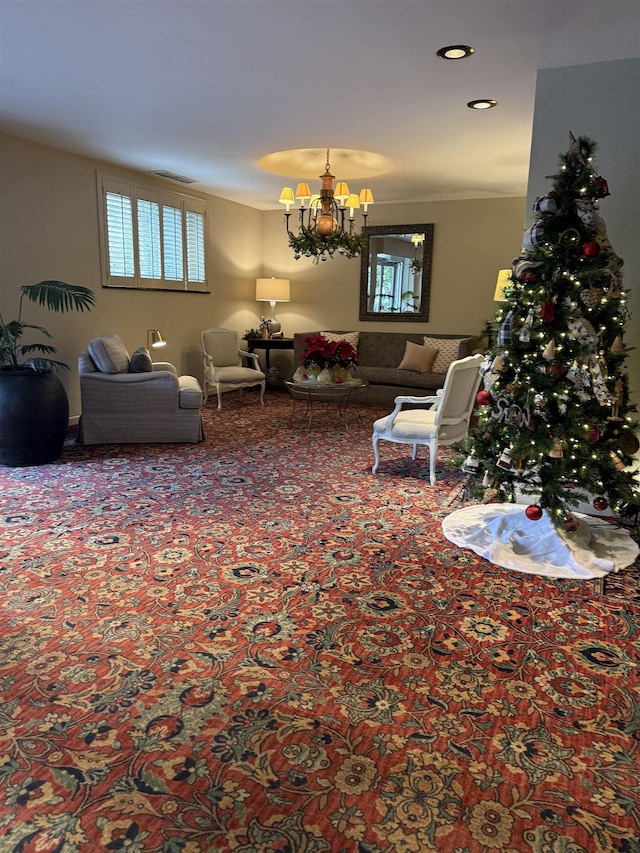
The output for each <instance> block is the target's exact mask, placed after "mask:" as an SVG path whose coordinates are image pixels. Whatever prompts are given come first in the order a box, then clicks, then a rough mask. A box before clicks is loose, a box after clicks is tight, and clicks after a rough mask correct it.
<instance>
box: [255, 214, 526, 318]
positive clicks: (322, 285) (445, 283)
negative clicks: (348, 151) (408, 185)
mask: <svg viewBox="0 0 640 853" xmlns="http://www.w3.org/2000/svg"><path fill="white" fill-rule="evenodd" d="M292 219H293V217H292ZM523 221H524V199H523V198H503V199H483V200H470V201H440V202H430V203H424V204H417V203H412V204H390V205H374V206H373V207H372V208H371V215H370V219H369V224H370V225H402V224H418V223H430V222H431V223H433V225H434V236H433V269H432V274H431V302H430V312H429V322H428V323H405V322H401V323H399V322H386V321H384V322H378V321H366V322H360V320H359V319H358V315H359V305H360V260H358V259H354V260H347V259H345V258H342V257H339V256H337V255H336V256H334V257H333V258H332V259H331V260H328V261H325V262H320V263H319V264H314V263H313V261H312V260H311V259H308V258H300V260H298V261H295V260H294V259H293V254H292V252H291V250H290V249H289V248H288V246H287V240H286V232H285V229H284V226H283V215H282V213H281V212H279V211H268V212H266V213H265V214H264V235H265V240H264V268H265V274H267V275H276V276H279V277H285V278H289V279H290V280H291V302H290V303H289V304H287V305H282V306H279V307H278V312H277V313H278V319H279V320H280V322H281V323H282V324H283V330H284V331H285V333H291V332H292V331H297V330H307V329H313V328H319V327H322V328H331V329H369V330H371V331H385V330H387V331H390V332H391V331H395V332H397V331H403V330H404V331H407V332H421V331H425V332H430V333H432V332H439V333H455V332H468V333H469V334H474V335H475V334H478V333H479V332H480V331H481V330H482V328H483V327H484V325H485V322H486V321H487V320H488V319H489V318H490V317H491V316H492V315H493V313H494V310H495V306H494V303H493V293H494V290H495V285H496V278H497V275H498V270H499V269H501V268H504V267H508V266H510V265H511V261H512V259H513V258H514V257H515V256H516V255H517V254H518V253H519V251H520V248H521V246H522V232H523Z"/></svg>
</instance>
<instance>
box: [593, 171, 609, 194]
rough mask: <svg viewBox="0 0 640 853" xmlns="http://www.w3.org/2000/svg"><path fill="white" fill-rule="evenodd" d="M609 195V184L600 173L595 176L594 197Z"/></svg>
mask: <svg viewBox="0 0 640 853" xmlns="http://www.w3.org/2000/svg"><path fill="white" fill-rule="evenodd" d="M608 195H611V193H610V192H609V184H608V183H607V182H606V181H605V179H604V178H601V177H600V175H598V177H597V178H596V198H606V196H608Z"/></svg>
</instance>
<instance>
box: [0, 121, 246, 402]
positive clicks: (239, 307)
mask: <svg viewBox="0 0 640 853" xmlns="http://www.w3.org/2000/svg"><path fill="white" fill-rule="evenodd" d="M97 169H102V170H103V171H106V172H108V173H109V174H114V175H123V176H125V177H133V178H137V179H140V177H141V176H140V175H136V174H135V173H131V172H127V171H123V170H121V169H117V168H115V167H114V166H111V165H106V164H103V163H99V162H97V161H93V160H89V159H87V158H84V157H78V156H75V155H73V154H68V153H65V152H63V151H58V150H56V149H53V148H47V147H45V146H41V145H36V144H33V143H31V142H26V141H24V140H22V139H16V138H15V137H11V136H0V186H1V188H2V189H1V195H0V200H1V203H0V312H2V315H3V317H4V318H5V320H9V319H14V318H15V316H16V313H17V310H18V297H19V294H18V288H19V287H20V285H22V284H33V283H34V282H37V281H41V280H42V279H47V278H52V279H60V280H62V281H67V282H69V283H71V284H82V285H85V286H86V287H90V288H91V289H92V290H93V291H94V293H95V296H96V306H95V307H94V309H93V310H92V311H91V312H90V313H88V314H87V313H83V314H78V313H73V314H52V313H50V312H47V311H46V310H44V309H42V308H40V307H39V306H37V305H34V304H33V303H26V304H25V306H24V308H23V319H24V320H25V321H26V322H30V323H34V324H36V325H41V326H44V327H45V328H46V329H48V330H49V331H50V332H51V333H52V334H53V335H54V338H55V345H56V346H57V347H58V357H59V359H60V360H61V361H65V362H67V363H68V364H69V365H71V367H72V368H73V370H72V372H67V371H65V372H62V373H61V374H60V377H61V379H62V381H63V382H64V384H65V386H66V388H67V392H68V395H69V405H70V412H71V417H72V418H74V417H75V418H77V416H78V415H79V413H80V389H79V383H78V376H77V371H76V363H77V358H78V354H79V353H80V352H81V351H82V350H84V349H85V348H86V345H87V343H88V341H89V340H91V339H92V338H94V337H97V336H98V335H101V334H103V333H105V332H109V331H115V332H118V334H119V335H120V336H121V337H122V338H123V340H124V342H125V344H126V346H127V348H128V349H129V350H130V351H133V350H134V349H136V347H139V346H144V345H146V333H147V329H149V328H157V329H160V330H161V331H162V333H163V335H164V337H165V338H166V339H167V346H166V348H165V349H163V350H162V351H161V353H162V355H161V356H160V357H159V358H158V360H160V358H162V360H166V361H171V362H173V363H174V364H175V365H176V367H177V368H178V369H179V370H180V371H181V372H183V373H191V374H193V375H195V376H198V377H200V378H202V357H201V353H200V341H199V334H200V331H201V329H203V328H206V327H207V326H215V325H227V324H229V325H231V326H234V327H236V328H238V329H242V330H243V331H244V328H246V324H250V323H251V322H252V321H253V320H254V315H255V311H254V306H255V302H253V295H254V288H255V279H256V276H259V275H260V273H261V246H262V221H261V218H262V214H261V213H260V211H257V210H253V209H252V208H250V207H246V206H243V205H239V204H234V203H232V202H227V201H224V200H223V199H219V198H213V197H209V202H210V203H209V227H208V231H209V235H208V238H209V239H208V247H207V248H208V256H209V264H210V266H209V270H210V277H211V282H212V289H213V292H212V293H211V294H200V293H177V292H156V291H135V290H120V289H113V288H103V287H102V286H101V281H100V252H99V244H98V219H97V215H98V214H97V210H98V208H97V192H96V170H97ZM142 177H143V178H144V180H145V181H149V182H150V183H154V181H153V180H152V179H151V177H150V176H146V175H145V176H142ZM155 183H157V185H158V186H160V187H164V188H166V187H167V182H165V181H157V180H156V181H155ZM171 189H172V190H175V189H177V190H180V189H182V188H181V187H180V186H179V185H175V184H173V183H172V184H171ZM187 192H189V193H190V194H192V195H202V193H198V192H197V190H192V188H191V187H189V188H188V190H187Z"/></svg>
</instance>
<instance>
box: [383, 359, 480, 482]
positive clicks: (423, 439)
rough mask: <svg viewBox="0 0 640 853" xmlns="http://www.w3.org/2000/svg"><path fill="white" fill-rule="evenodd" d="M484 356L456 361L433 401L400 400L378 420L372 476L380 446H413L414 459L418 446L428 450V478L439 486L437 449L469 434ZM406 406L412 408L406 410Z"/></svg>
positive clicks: (429, 399)
mask: <svg viewBox="0 0 640 853" xmlns="http://www.w3.org/2000/svg"><path fill="white" fill-rule="evenodd" d="M483 361H484V356H482V355H471V356H468V357H467V358H462V359H459V360H458V361H453V362H452V363H451V364H450V365H449V370H448V371H447V375H446V378H445V381H444V386H443V387H442V388H441V389H440V390H439V391H438V392H437V393H436V395H435V396H430V397H411V396H399V397H396V399H395V404H396V405H395V409H394V410H393V411H392V412H391V414H390V415H387V416H386V417H384V418H379V419H378V420H377V421H375V423H374V424H373V455H374V464H373V468H372V469H371V470H372V473H373V474H375V473H376V471H377V470H378V467H379V465H380V452H379V449H378V442H379V441H381V440H384V441H392V442H395V443H396V444H410V445H412V446H413V454H412V456H411V458H412V459H415V458H416V456H417V453H418V445H426V446H427V447H428V448H429V477H430V482H431V485H432V486H435V484H436V458H437V455H438V446H439V445H441V444H445V445H446V444H455V443H456V442H459V441H463V440H464V439H465V438H466V436H467V433H468V432H469V422H470V420H471V415H472V414H473V409H474V407H475V402H476V394H477V393H478V388H479V386H480V381H481V378H482V377H481V373H480V367H481V365H482V362H483ZM405 404H411V405H412V406H413V408H411V409H403V406H404V405H405Z"/></svg>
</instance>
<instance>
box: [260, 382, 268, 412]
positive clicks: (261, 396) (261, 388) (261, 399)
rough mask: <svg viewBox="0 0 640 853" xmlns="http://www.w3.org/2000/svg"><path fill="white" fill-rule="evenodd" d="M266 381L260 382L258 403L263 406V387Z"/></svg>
mask: <svg viewBox="0 0 640 853" xmlns="http://www.w3.org/2000/svg"><path fill="white" fill-rule="evenodd" d="M266 384H267V383H266V382H261V383H260V405H261V406H264V389H265V387H266Z"/></svg>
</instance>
